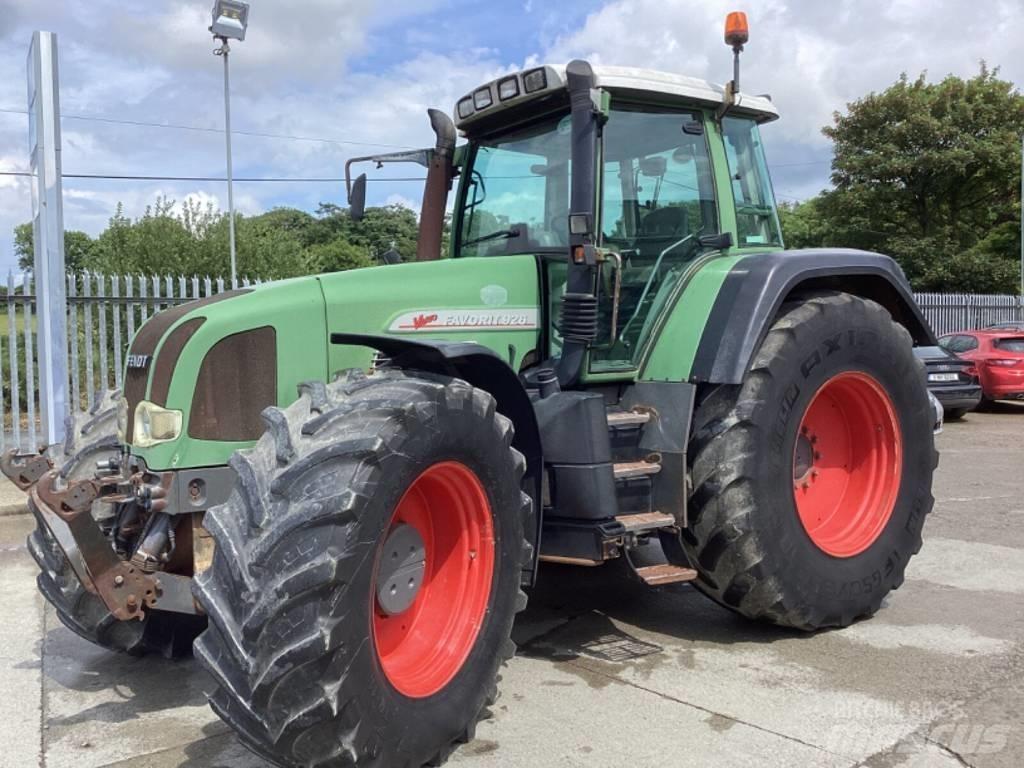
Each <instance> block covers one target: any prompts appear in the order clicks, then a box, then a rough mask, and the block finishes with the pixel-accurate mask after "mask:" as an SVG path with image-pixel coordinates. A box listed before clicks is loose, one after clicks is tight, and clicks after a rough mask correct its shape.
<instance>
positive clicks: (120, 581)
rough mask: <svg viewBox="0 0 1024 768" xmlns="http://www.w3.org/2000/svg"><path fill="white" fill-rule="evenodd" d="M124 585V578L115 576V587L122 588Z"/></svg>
mask: <svg viewBox="0 0 1024 768" xmlns="http://www.w3.org/2000/svg"><path fill="white" fill-rule="evenodd" d="M122 584H124V576H121V575H117V576H115V577H114V586H115V587H120V586H121V585H122Z"/></svg>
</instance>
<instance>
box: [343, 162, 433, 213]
mask: <svg viewBox="0 0 1024 768" xmlns="http://www.w3.org/2000/svg"><path fill="white" fill-rule="evenodd" d="M431 154H432V152H431V150H429V149H414V150H410V151H407V152H391V153H389V154H384V155H363V156H362V157H352V158H349V159H348V160H347V161H346V162H345V194H346V195H347V197H348V201H349V202H350V203H351V202H352V166H353V165H355V164H356V163H377V167H378V168H380V167H381V166H382V165H383V164H384V163H416V164H417V165H422V166H423V167H424V168H429V167H430V158H431Z"/></svg>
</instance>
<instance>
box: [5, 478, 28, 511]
mask: <svg viewBox="0 0 1024 768" xmlns="http://www.w3.org/2000/svg"><path fill="white" fill-rule="evenodd" d="M2 477H3V476H2V475H0V478H2ZM24 511H25V494H24V493H23V492H22V491H20V490H18V487H17V486H16V485H15V484H14V483H9V482H7V480H6V479H4V480H3V482H0V517H4V516H5V515H20V514H22V513H23V512H24Z"/></svg>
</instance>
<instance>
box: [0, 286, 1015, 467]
mask: <svg viewBox="0 0 1024 768" xmlns="http://www.w3.org/2000/svg"><path fill="white" fill-rule="evenodd" d="M253 282H259V281H253ZM249 284H250V281H249V280H247V279H245V280H242V285H249ZM34 287H35V286H34V285H33V281H32V276H31V274H21V275H15V274H13V273H8V275H7V280H6V283H5V284H0V373H2V376H0V385H2V386H0V450H4V449H7V448H19V449H22V450H31V448H32V447H34V446H37V438H38V434H39V431H40V425H39V407H38V406H39V392H38V389H37V384H36V382H37V380H38V368H37V360H36V348H37V347H38V344H37V343H36V339H35V307H36V297H35V294H34V293H33V291H34ZM224 290H225V286H224V279H223V278H209V277H205V278H199V277H191V278H186V277H184V276H178V277H169V276H147V277H139V276H124V275H121V276H116V277H110V276H103V275H91V274H81V275H68V276H67V296H68V317H67V321H68V323H67V330H68V371H69V378H70V382H69V388H68V393H69V403H70V407H71V408H75V409H77V410H79V411H84V410H86V409H87V408H88V407H89V405H90V403H91V400H92V398H93V396H94V395H95V393H96V392H99V391H102V390H104V389H107V388H109V387H120V386H121V375H122V370H123V367H122V362H123V360H124V355H125V353H126V351H127V349H128V343H129V342H130V341H131V338H132V337H133V336H134V335H135V331H136V329H137V328H138V327H139V326H141V325H142V323H144V322H146V320H147V319H148V318H149V317H150V316H151V315H153V314H155V313H156V312H159V311H160V310H161V309H165V308H167V307H169V306H173V305H175V304H180V303H181V302H184V301H191V300H192V299H198V298H202V297H204V296H211V295H213V294H215V293H221V292H222V291H224ZM915 298H916V299H917V302H918V304H920V306H921V309H922V310H923V311H924V314H925V317H927V318H928V322H929V323H931V325H932V327H933V328H934V329H935V332H936V333H939V334H942V333H948V332H950V331H956V330H963V329H968V328H983V327H985V326H986V325H989V324H991V323H996V322H1000V321H1005V320H1019V321H1021V322H1024V307H1022V305H1021V299H1020V298H1019V297H1016V296H997V295H979V294H953V293H918V294H915Z"/></svg>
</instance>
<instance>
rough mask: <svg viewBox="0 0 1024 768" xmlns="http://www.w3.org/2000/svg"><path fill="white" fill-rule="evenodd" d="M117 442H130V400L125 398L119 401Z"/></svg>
mask: <svg viewBox="0 0 1024 768" xmlns="http://www.w3.org/2000/svg"><path fill="white" fill-rule="evenodd" d="M117 442H119V443H120V444H121V445H124V444H125V443H127V442H128V400H127V398H124V397H122V398H121V399H120V400H118V401H117Z"/></svg>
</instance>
